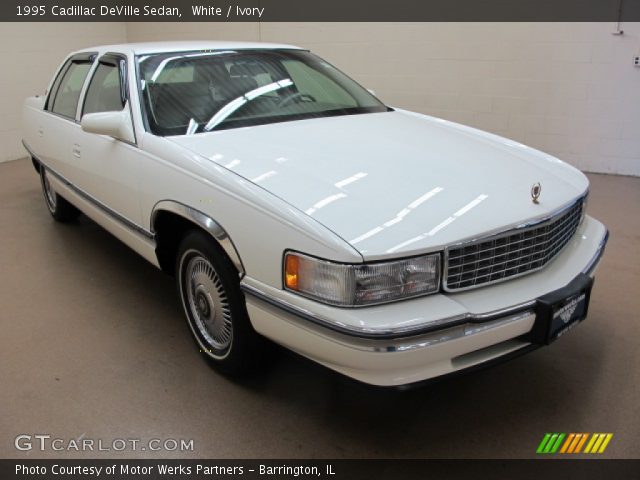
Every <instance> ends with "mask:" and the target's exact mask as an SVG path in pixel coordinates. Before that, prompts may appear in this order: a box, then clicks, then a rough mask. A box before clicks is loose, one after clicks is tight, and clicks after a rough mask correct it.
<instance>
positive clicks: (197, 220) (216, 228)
mask: <svg viewBox="0 0 640 480" xmlns="http://www.w3.org/2000/svg"><path fill="white" fill-rule="evenodd" d="M160 212H170V213H174V214H176V215H179V216H181V217H183V218H185V219H187V220H189V221H191V222H192V223H194V224H196V225H198V226H200V227H201V228H203V229H204V230H205V231H206V232H208V233H209V234H210V235H211V236H212V237H213V238H215V239H216V241H217V242H218V243H219V244H220V246H221V247H222V249H223V250H224V251H225V253H226V254H227V255H228V256H229V258H230V259H231V261H232V262H233V265H234V266H235V267H236V268H237V269H238V272H240V278H242V277H243V276H244V274H245V271H244V265H243V264H242V260H240V255H239V254H238V250H237V249H236V247H235V245H234V244H233V241H232V240H231V237H230V236H229V234H228V233H227V231H226V230H225V229H224V228H223V227H222V226H221V225H220V224H219V223H218V222H216V221H215V220H214V219H212V218H211V217H209V216H208V215H207V214H205V213H202V212H201V211H199V210H196V209H195V208H192V207H189V206H187V205H185V204H183V203H180V202H176V201H174V200H160V201H159V202H158V203H156V204H155V205H154V206H153V209H152V211H151V224H150V225H151V232H152V234H154V235H155V233H156V232H155V223H156V219H157V216H158V214H159V213H160Z"/></svg>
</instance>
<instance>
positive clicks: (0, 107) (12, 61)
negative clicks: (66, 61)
mask: <svg viewBox="0 0 640 480" xmlns="http://www.w3.org/2000/svg"><path fill="white" fill-rule="evenodd" d="M125 38H126V35H125V25H124V23H0V57H1V58H2V67H1V69H0V112H2V115H0V161H5V160H13V159H15V158H21V157H24V156H25V151H24V148H23V147H22V144H21V135H20V121H21V120H20V118H21V108H22V101H23V100H24V99H25V98H26V97H29V96H32V95H35V94H39V93H44V90H45V89H46V88H47V85H48V83H49V80H50V79H51V77H52V76H53V74H54V72H55V70H56V68H58V66H59V65H60V62H61V61H62V59H63V58H64V57H65V56H66V55H67V54H68V53H69V52H71V51H73V50H77V49H80V48H84V47H89V46H92V45H100V44H105V43H118V42H123V41H125Z"/></svg>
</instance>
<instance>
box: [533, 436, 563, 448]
mask: <svg viewBox="0 0 640 480" xmlns="http://www.w3.org/2000/svg"><path fill="white" fill-rule="evenodd" d="M564 437H565V434H564V433H545V435H544V437H543V438H542V441H541V442H540V445H538V449H537V450H536V453H556V452H557V451H558V448H560V445H561V444H562V440H563V439H564Z"/></svg>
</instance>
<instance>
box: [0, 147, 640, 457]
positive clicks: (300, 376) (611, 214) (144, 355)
mask: <svg viewBox="0 0 640 480" xmlns="http://www.w3.org/2000/svg"><path fill="white" fill-rule="evenodd" d="M590 179H591V181H592V191H591V197H590V202H589V212H590V214H592V215H594V216H596V217H597V218H599V219H600V220H602V221H604V222H605V223H606V224H607V225H608V227H609V228H610V230H611V240H610V242H609V247H608V251H607V253H606V255H605V257H604V260H603V263H602V264H601V267H600V270H599V271H598V275H597V278H596V285H595V289H594V293H593V296H592V304H591V310H590V316H589V318H588V319H587V321H586V322H585V323H584V324H583V325H581V326H580V327H579V328H577V329H575V330H574V331H572V332H571V334H570V335H567V336H566V337H563V338H562V339H560V340H559V341H558V342H556V343H555V344H553V345H552V346H550V347H547V348H543V349H539V350H537V351H535V352H533V353H531V354H529V355H526V356H524V357H520V358H518V359H516V360H514V361H512V362H509V363H505V364H502V365H499V366H496V367H493V368H490V369H486V370H483V371H480V372H477V373H473V374H470V375H465V376H462V377H457V378H452V379H448V380H444V381H442V382H439V383H435V384H432V385H429V386H426V387H424V388H419V389H414V390H411V391H405V392H401V391H395V390H378V389H369V388H366V387H363V386H361V385H359V384H355V383H352V382H349V381H344V380H343V379H342V378H340V377H338V376H337V375H335V374H331V373H329V372H328V371H327V370H324V369H323V368H320V367H315V366H312V365H310V364H309V363H308V362H306V361H303V360H301V359H299V358H297V357H295V356H291V355H287V354H284V353H280V354H277V355H276V357H275V359H274V361H273V364H272V365H270V367H269V368H268V369H266V371H265V372H264V373H263V374H262V375H260V376H258V377H257V378H254V379H250V380H247V381H243V382H237V381H230V380H228V379H226V378H224V377H222V376H220V375H218V374H217V373H216V372H214V371H212V370H211V369H210V368H209V367H208V366H207V364H206V363H205V362H204V361H203V359H201V358H200V356H199V353H198V352H197V349H195V347H194V344H193V342H192V340H191V338H190V336H189V334H188V332H187V327H186V324H185V323H184V321H183V319H182V313H181V311H180V309H179V306H178V300H177V298H176V294H175V293H174V285H173V281H172V279H170V278H169V277H167V276H165V275H163V274H162V273H161V272H159V271H157V270H155V269H154V267H152V266H151V265H149V264H147V263H146V262H145V261H144V260H143V259H142V258H139V257H138V256H136V254H134V253H133V252H131V251H130V250H128V249H127V248H126V247H125V246H124V245H122V244H121V243H119V242H118V241H117V240H116V239H114V238H113V237H111V236H110V235H109V234H108V233H106V232H105V231H104V230H102V229H101V228H100V227H98V226H96V225H95V224H94V223H92V222H90V221H88V220H87V219H86V218H82V220H81V221H80V222H79V223H78V224H77V225H60V224H56V223H54V221H53V220H52V219H51V218H50V216H49V214H48V212H47V210H46V208H45V205H44V202H43V200H42V196H41V192H40V185H39V182H38V178H37V176H36V174H35V172H34V170H33V168H32V166H31V164H30V163H29V162H28V161H27V160H18V161H14V162H9V163H5V164H2V165H0V226H1V227H0V228H1V231H0V268H1V271H0V272H1V273H0V329H1V330H0V331H1V333H0V457H1V458H44V457H57V458H60V457H69V456H75V457H80V458H95V457H98V458H103V457H104V458H106V457H114V458H115V457H148V456H150V457H152V458H154V457H155V458H159V457H162V456H165V457H178V456H181V457H201V458H202V457H214V458H223V457H229V458H240V457H244V458H263V457H279V458H293V457H303V458H322V457H324V458H343V457H344V458H361V457H362V458H365V457H366V458H368V457H385V458H395V457H411V458H423V457H424V458H429V457H446V458H462V457H533V456H535V455H534V451H535V448H536V447H537V445H538V443H539V441H540V440H541V438H542V436H543V435H544V433H545V432H612V433H613V434H614V437H613V440H612V441H611V443H610V445H609V447H608V449H607V451H606V452H605V454H604V456H605V457H609V458H613V457H636V458H637V457H638V456H639V452H640V349H639V348H638V345H639V340H640V335H639V334H640V322H639V320H640V319H639V316H640V315H639V313H638V312H640V215H639V210H640V178H629V177H614V176H604V175H590ZM39 433H47V434H51V435H52V436H54V437H60V438H65V439H71V438H76V437H79V436H81V435H84V436H85V437H88V438H94V439H103V440H104V441H106V442H108V443H110V442H111V440H112V439H114V438H141V439H150V438H156V437H157V438H185V439H193V440H194V451H193V452H186V453H151V452H140V451H138V452H131V451H126V452H124V453H116V452H110V453H101V452H95V453H93V454H91V453H85V454H83V453H80V454H78V453H74V452H71V453H55V452H39V451H31V452H28V453H22V452H18V451H16V450H15V448H14V446H13V443H14V438H15V437H16V436H17V435H19V434H39Z"/></svg>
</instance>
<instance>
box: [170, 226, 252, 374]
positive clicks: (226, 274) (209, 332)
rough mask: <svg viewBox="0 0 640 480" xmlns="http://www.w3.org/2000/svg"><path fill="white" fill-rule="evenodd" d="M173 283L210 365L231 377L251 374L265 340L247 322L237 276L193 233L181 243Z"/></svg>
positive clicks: (207, 240) (217, 252) (215, 248)
mask: <svg viewBox="0 0 640 480" xmlns="http://www.w3.org/2000/svg"><path fill="white" fill-rule="evenodd" d="M176 283H177V288H178V293H179V294H180V300H181V301H182V307H183V309H184V312H185V315H186V318H187V323H188V324H189V328H190V329H191V333H192V334H193V337H194V339H195V340H196V342H197V344H198V346H199V348H200V351H201V352H202V353H203V354H204V355H205V356H206V357H207V358H208V359H209V360H210V362H211V364H212V365H213V366H214V367H215V368H216V369H218V370H220V371H222V372H223V373H227V374H230V375H240V374H244V373H247V372H249V371H251V370H252V369H253V368H254V367H255V366H256V365H257V363H258V360H259V357H260V356H261V354H262V350H263V349H262V347H263V345H262V343H263V339H262V338H261V337H260V336H259V335H258V334H257V333H256V332H255V330H253V327H252V326H251V322H250V321H249V316H248V314H247V309H246V305H245V302H244V296H243V294H242V292H241V291H240V282H239V280H238V272H237V271H236V270H235V268H234V267H233V266H232V264H231V262H230V261H229V260H228V259H227V258H226V256H225V255H224V253H223V252H222V250H221V249H220V247H219V246H218V245H217V244H215V243H214V242H213V241H212V240H211V239H210V238H209V237H208V236H207V235H205V234H204V233H202V232H200V231H192V232H190V233H189V234H187V235H186V236H185V238H184V239H183V240H182V242H181V244H180V247H179V249H178V256H177V259H176Z"/></svg>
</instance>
